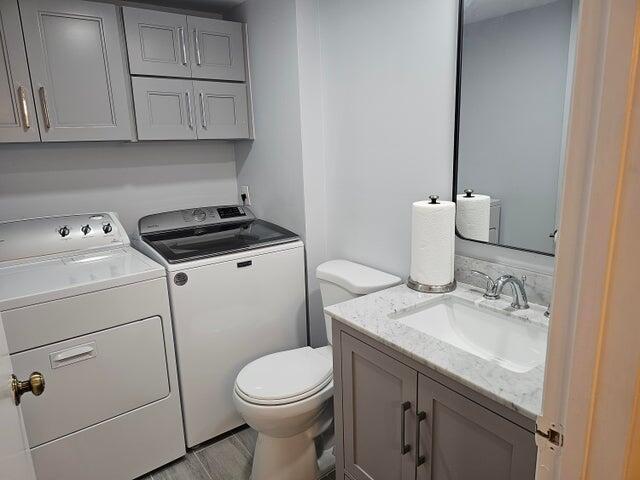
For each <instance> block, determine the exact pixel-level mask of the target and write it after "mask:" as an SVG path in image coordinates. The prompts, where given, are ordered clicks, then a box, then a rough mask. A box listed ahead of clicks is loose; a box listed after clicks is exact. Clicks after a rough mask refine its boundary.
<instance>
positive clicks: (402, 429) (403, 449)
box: [400, 402, 411, 455]
mask: <svg viewBox="0 0 640 480" xmlns="http://www.w3.org/2000/svg"><path fill="white" fill-rule="evenodd" d="M409 409H411V402H404V403H403V404H402V406H401V408H400V452H402V455H406V454H407V453H409V452H410V451H411V445H408V444H407V443H406V442H405V437H406V426H405V423H406V416H407V411H408V410H409Z"/></svg>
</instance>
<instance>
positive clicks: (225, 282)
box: [135, 206, 307, 447]
mask: <svg viewBox="0 0 640 480" xmlns="http://www.w3.org/2000/svg"><path fill="white" fill-rule="evenodd" d="M139 233H140V238H138V239H136V243H135V244H136V247H138V248H140V249H141V250H142V251H143V252H144V253H145V254H147V255H148V256H150V257H152V258H153V259H155V260H157V261H158V262H159V263H162V264H163V265H164V266H165V267H166V269H167V272H168V275H167V281H168V284H169V294H170V298H171V308H172V315H173V325H174V332H175V337H176V350H177V355H178V372H179V378H180V391H181V394H182V408H183V416H184V425H185V435H186V439H187V446H189V447H192V446H194V445H197V444H199V443H202V442H204V441H205V440H208V439H210V438H212V437H215V436H217V435H220V434H222V433H224V432H227V431H229V430H231V429H233V428H235V427H238V426H239V425H242V424H243V423H244V421H243V420H242V418H241V417H240V415H239V414H238V413H237V411H236V409H235V407H234V404H233V388H234V384H235V379H236V375H237V374H238V372H239V371H240V370H241V369H242V367H244V366H245V365H246V364H247V363H249V362H251V361H252V360H255V359H256V358H259V357H261V356H263V355H266V354H268V353H273V352H278V351H282V350H288V349H292V348H296V347H300V346H303V345H306V343H307V340H306V338H307V334H306V289H305V263H304V245H303V244H302V242H301V241H300V239H299V238H298V236H297V235H295V234H294V233H292V232H290V231H288V230H285V229H284V228H281V227H279V226H277V225H274V224H272V223H269V222H265V221H263V220H259V219H256V218H255V216H254V215H253V214H252V213H251V211H250V210H249V209H248V208H246V207H241V206H220V207H203V208H196V209H191V210H182V211H175V212H167V213H161V214H157V215H150V216H147V217H144V218H142V219H141V220H140V222H139Z"/></svg>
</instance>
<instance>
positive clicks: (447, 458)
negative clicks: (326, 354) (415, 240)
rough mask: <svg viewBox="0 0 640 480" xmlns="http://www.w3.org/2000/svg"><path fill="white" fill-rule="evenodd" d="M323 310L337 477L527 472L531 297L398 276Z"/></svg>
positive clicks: (536, 331)
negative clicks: (414, 284) (402, 280)
mask: <svg viewBox="0 0 640 480" xmlns="http://www.w3.org/2000/svg"><path fill="white" fill-rule="evenodd" d="M326 312H327V313H328V314H329V315H330V316H331V317H332V318H333V323H332V324H333V332H332V338H333V348H334V350H333V351H334V382H335V400H334V401H335V405H334V408H335V422H336V423H335V426H336V471H337V475H336V478H339V479H340V480H371V479H373V480H396V479H397V480H413V479H424V480H426V479H429V480H443V479H447V480H452V479H474V480H485V479H486V480H489V479H490V480H503V479H504V480H526V479H532V480H533V478H534V477H535V465H536V445H535V429H536V423H535V419H536V416H537V414H538V412H539V410H540V404H541V395H542V381H543V369H544V350H545V349H546V329H547V326H546V324H545V321H544V320H543V319H544V315H543V311H542V309H540V308H539V307H537V306H532V308H531V309H529V310H526V311H515V310H513V309H512V308H510V307H509V303H508V302H505V301H502V300H497V301H493V302H489V301H488V300H484V299H482V297H481V295H480V293H479V292H478V291H476V290H474V289H473V287H468V286H465V285H461V286H460V287H459V288H458V290H456V291H455V292H453V293H452V294H446V295H433V294H423V293H418V292H414V291H412V290H409V289H408V288H407V287H406V286H404V285H401V286H398V287H394V288H391V289H388V290H384V291H382V292H378V293H375V294H371V295H368V296H366V297H361V298H358V299H355V300H352V301H349V302H345V303H343V304H339V305H334V306H332V307H329V308H328V309H326ZM420 322H423V323H424V324H428V325H429V327H428V328H435V330H433V331H429V333H425V331H421V325H420ZM492 322H494V324H492ZM501 322H503V324H501ZM474 324H475V325H474ZM476 326H477V327H478V328H476ZM445 327H451V329H450V330H447V328H445ZM496 332H500V333H496ZM456 335H459V336H458V337H457V338H456ZM462 342H466V343H462ZM507 343H508V344H513V346H514V347H515V349H513V348H510V347H506V349H505V345H506V344H507ZM527 345H529V347H527ZM527 349H529V351H528V352H527V351H525V350H527ZM483 357H484V358H483Z"/></svg>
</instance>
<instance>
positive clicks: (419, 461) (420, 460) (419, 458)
mask: <svg viewBox="0 0 640 480" xmlns="http://www.w3.org/2000/svg"><path fill="white" fill-rule="evenodd" d="M426 419H427V412H418V415H417V419H416V455H415V457H416V468H418V467H419V466H420V465H424V464H425V463H426V462H427V457H426V456H425V455H420V424H421V423H422V422H423V421H424V420H426Z"/></svg>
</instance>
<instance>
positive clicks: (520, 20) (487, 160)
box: [454, 0, 577, 254]
mask: <svg viewBox="0 0 640 480" xmlns="http://www.w3.org/2000/svg"><path fill="white" fill-rule="evenodd" d="M574 2H577V0H574V1H572V0H464V13H463V15H464V16H463V26H462V31H461V36H460V39H461V41H460V45H459V48H461V49H462V53H461V60H460V63H461V64H460V65H459V68H460V72H459V77H460V78H459V82H460V84H459V87H458V95H459V111H458V117H457V121H458V125H459V134H458V139H457V141H458V156H457V178H455V179H454V182H455V184H454V193H455V195H456V202H457V219H456V225H457V230H458V235H459V236H461V237H463V238H466V239H470V240H476V241H481V242H489V243H493V244H498V245H503V246H508V247H514V248H519V249H525V250H532V251H537V252H541V253H545V254H553V251H554V241H553V234H554V232H555V230H556V228H557V214H558V200H559V191H558V186H559V185H561V182H560V176H561V174H562V169H563V165H562V157H563V145H564V136H565V130H566V128H565V126H566V121H567V113H568V107H567V100H568V98H569V89H570V85H571V82H570V77H571V75H570V73H571V69H570V64H571V55H572V49H571V43H572V42H571V38H572V35H571V29H572V23H573V22H572V19H573V17H574V7H575V5H574Z"/></svg>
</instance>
